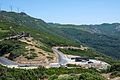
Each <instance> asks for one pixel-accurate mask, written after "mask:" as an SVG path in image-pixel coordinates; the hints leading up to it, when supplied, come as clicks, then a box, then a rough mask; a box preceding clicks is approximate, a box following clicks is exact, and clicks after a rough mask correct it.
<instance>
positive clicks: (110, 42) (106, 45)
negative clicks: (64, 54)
mask: <svg viewBox="0 0 120 80" xmlns="http://www.w3.org/2000/svg"><path fill="white" fill-rule="evenodd" d="M49 25H50V26H51V27H52V28H53V29H54V30H59V31H57V32H56V33H57V34H60V35H63V36H65V37H68V38H71V39H72V40H74V41H77V42H79V43H83V44H86V45H88V46H90V47H92V48H94V49H96V50H97V51H99V52H102V53H104V54H106V55H108V56H111V57H113V58H116V59H120V48H119V47H120V35H119V34H120V31H119V26H120V24H119V23H113V24H107V23H104V24H101V25H61V24H52V23H50V24H49Z"/></svg>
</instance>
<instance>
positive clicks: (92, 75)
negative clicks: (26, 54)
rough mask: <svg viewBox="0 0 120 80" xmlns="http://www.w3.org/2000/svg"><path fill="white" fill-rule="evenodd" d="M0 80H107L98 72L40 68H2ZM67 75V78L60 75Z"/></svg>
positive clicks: (77, 69)
mask: <svg viewBox="0 0 120 80" xmlns="http://www.w3.org/2000/svg"><path fill="white" fill-rule="evenodd" d="M0 71H1V72H0V80H18V79H19V80H39V79H40V80H44V79H48V80H91V79H92V80H105V78H104V77H102V76H101V75H100V74H99V73H98V72H97V71H95V70H93V69H82V68H74V69H67V68H50V69H46V68H44V67H40V68H38V69H33V70H22V69H9V68H6V67H2V66H0ZM65 74H67V75H68V76H67V77H62V76H61V77H60V75H63V76H64V75H65Z"/></svg>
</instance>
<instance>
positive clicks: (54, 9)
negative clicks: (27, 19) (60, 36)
mask: <svg viewBox="0 0 120 80" xmlns="http://www.w3.org/2000/svg"><path fill="white" fill-rule="evenodd" d="M0 5H1V8H2V9H3V10H8V11H9V10H10V8H9V6H10V5H13V10H14V11H17V8H19V9H20V11H24V12H26V13H27V14H29V15H31V16H33V17H36V18H40V19H43V20H44V21H46V22H55V23H66V24H100V23H114V22H120V0H0Z"/></svg>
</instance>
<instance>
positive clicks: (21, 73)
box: [0, 11, 120, 80]
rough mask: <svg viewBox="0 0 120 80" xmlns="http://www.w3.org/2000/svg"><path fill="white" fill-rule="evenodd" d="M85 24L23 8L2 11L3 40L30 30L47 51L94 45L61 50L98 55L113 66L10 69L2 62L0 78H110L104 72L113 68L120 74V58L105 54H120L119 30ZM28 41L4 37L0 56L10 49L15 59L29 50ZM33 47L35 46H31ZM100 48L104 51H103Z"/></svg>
mask: <svg viewBox="0 0 120 80" xmlns="http://www.w3.org/2000/svg"><path fill="white" fill-rule="evenodd" d="M109 25H110V24H109ZM81 26H82V27H80V26H76V25H60V24H48V23H46V22H44V21H43V20H41V19H36V18H33V17H30V16H29V15H27V14H25V13H23V12H21V13H15V12H6V11H1V12H0V40H2V39H4V38H6V37H10V36H15V35H18V34H21V33H23V32H25V33H29V34H30V36H31V37H32V38H33V39H34V40H35V41H37V42H38V43H39V45H38V46H36V47H37V48H40V49H43V50H45V51H47V52H52V49H51V48H52V47H53V46H77V47H80V45H81V44H82V45H85V46H88V47H90V49H89V50H88V51H77V50H61V51H63V52H64V53H65V54H72V55H79V56H83V57H90V58H96V57H97V58H99V59H100V60H103V61H106V62H108V63H110V64H111V65H112V67H111V68H110V69H108V70H106V71H97V70H95V69H83V68H73V69H72V68H71V69H68V68H50V69H46V68H43V67H40V68H38V69H33V70H22V69H14V68H13V69H10V68H7V67H3V66H1V65H0V71H1V72H0V80H44V79H48V80H81V79H82V80H106V79H105V78H104V77H103V76H101V73H102V72H106V73H107V72H108V73H109V72H113V74H112V75H111V76H112V77H116V76H120V75H119V74H120V69H119V65H120V64H119V61H117V60H113V59H112V58H111V57H108V56H106V55H104V54H103V53H105V54H107V55H110V56H112V57H114V58H118V59H119V58H120V56H119V53H118V51H119V41H120V40H119V37H118V35H117V33H116V32H115V33H114V36H113V35H108V34H109V33H108V32H106V31H104V32H106V33H104V34H102V33H103V32H102V33H100V32H99V33H97V32H95V33H93V32H92V31H91V30H90V29H91V28H89V27H88V25H81ZM83 26H85V27H83ZM117 29H118V28H117ZM103 30H104V29H103ZM106 30H107V29H106ZM111 30H112V29H111ZM26 45H28V44H26V43H23V42H20V41H19V40H18V39H9V40H6V39H5V40H4V41H0V56H3V55H4V54H6V53H10V56H9V58H10V59H14V58H15V57H18V56H20V55H24V56H25V54H24V52H26V49H25V46H26ZM115 49H116V50H115ZM31 51H34V50H33V49H31ZM99 51H100V52H103V53H100V52H99ZM108 51H109V52H108ZM89 53H90V54H91V55H90V54H89ZM115 53H116V54H115ZM32 54H33V55H32V56H30V57H27V58H29V59H31V58H34V57H35V56H36V55H35V54H34V53H32ZM114 71H115V72H114ZM66 74H67V75H66Z"/></svg>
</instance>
